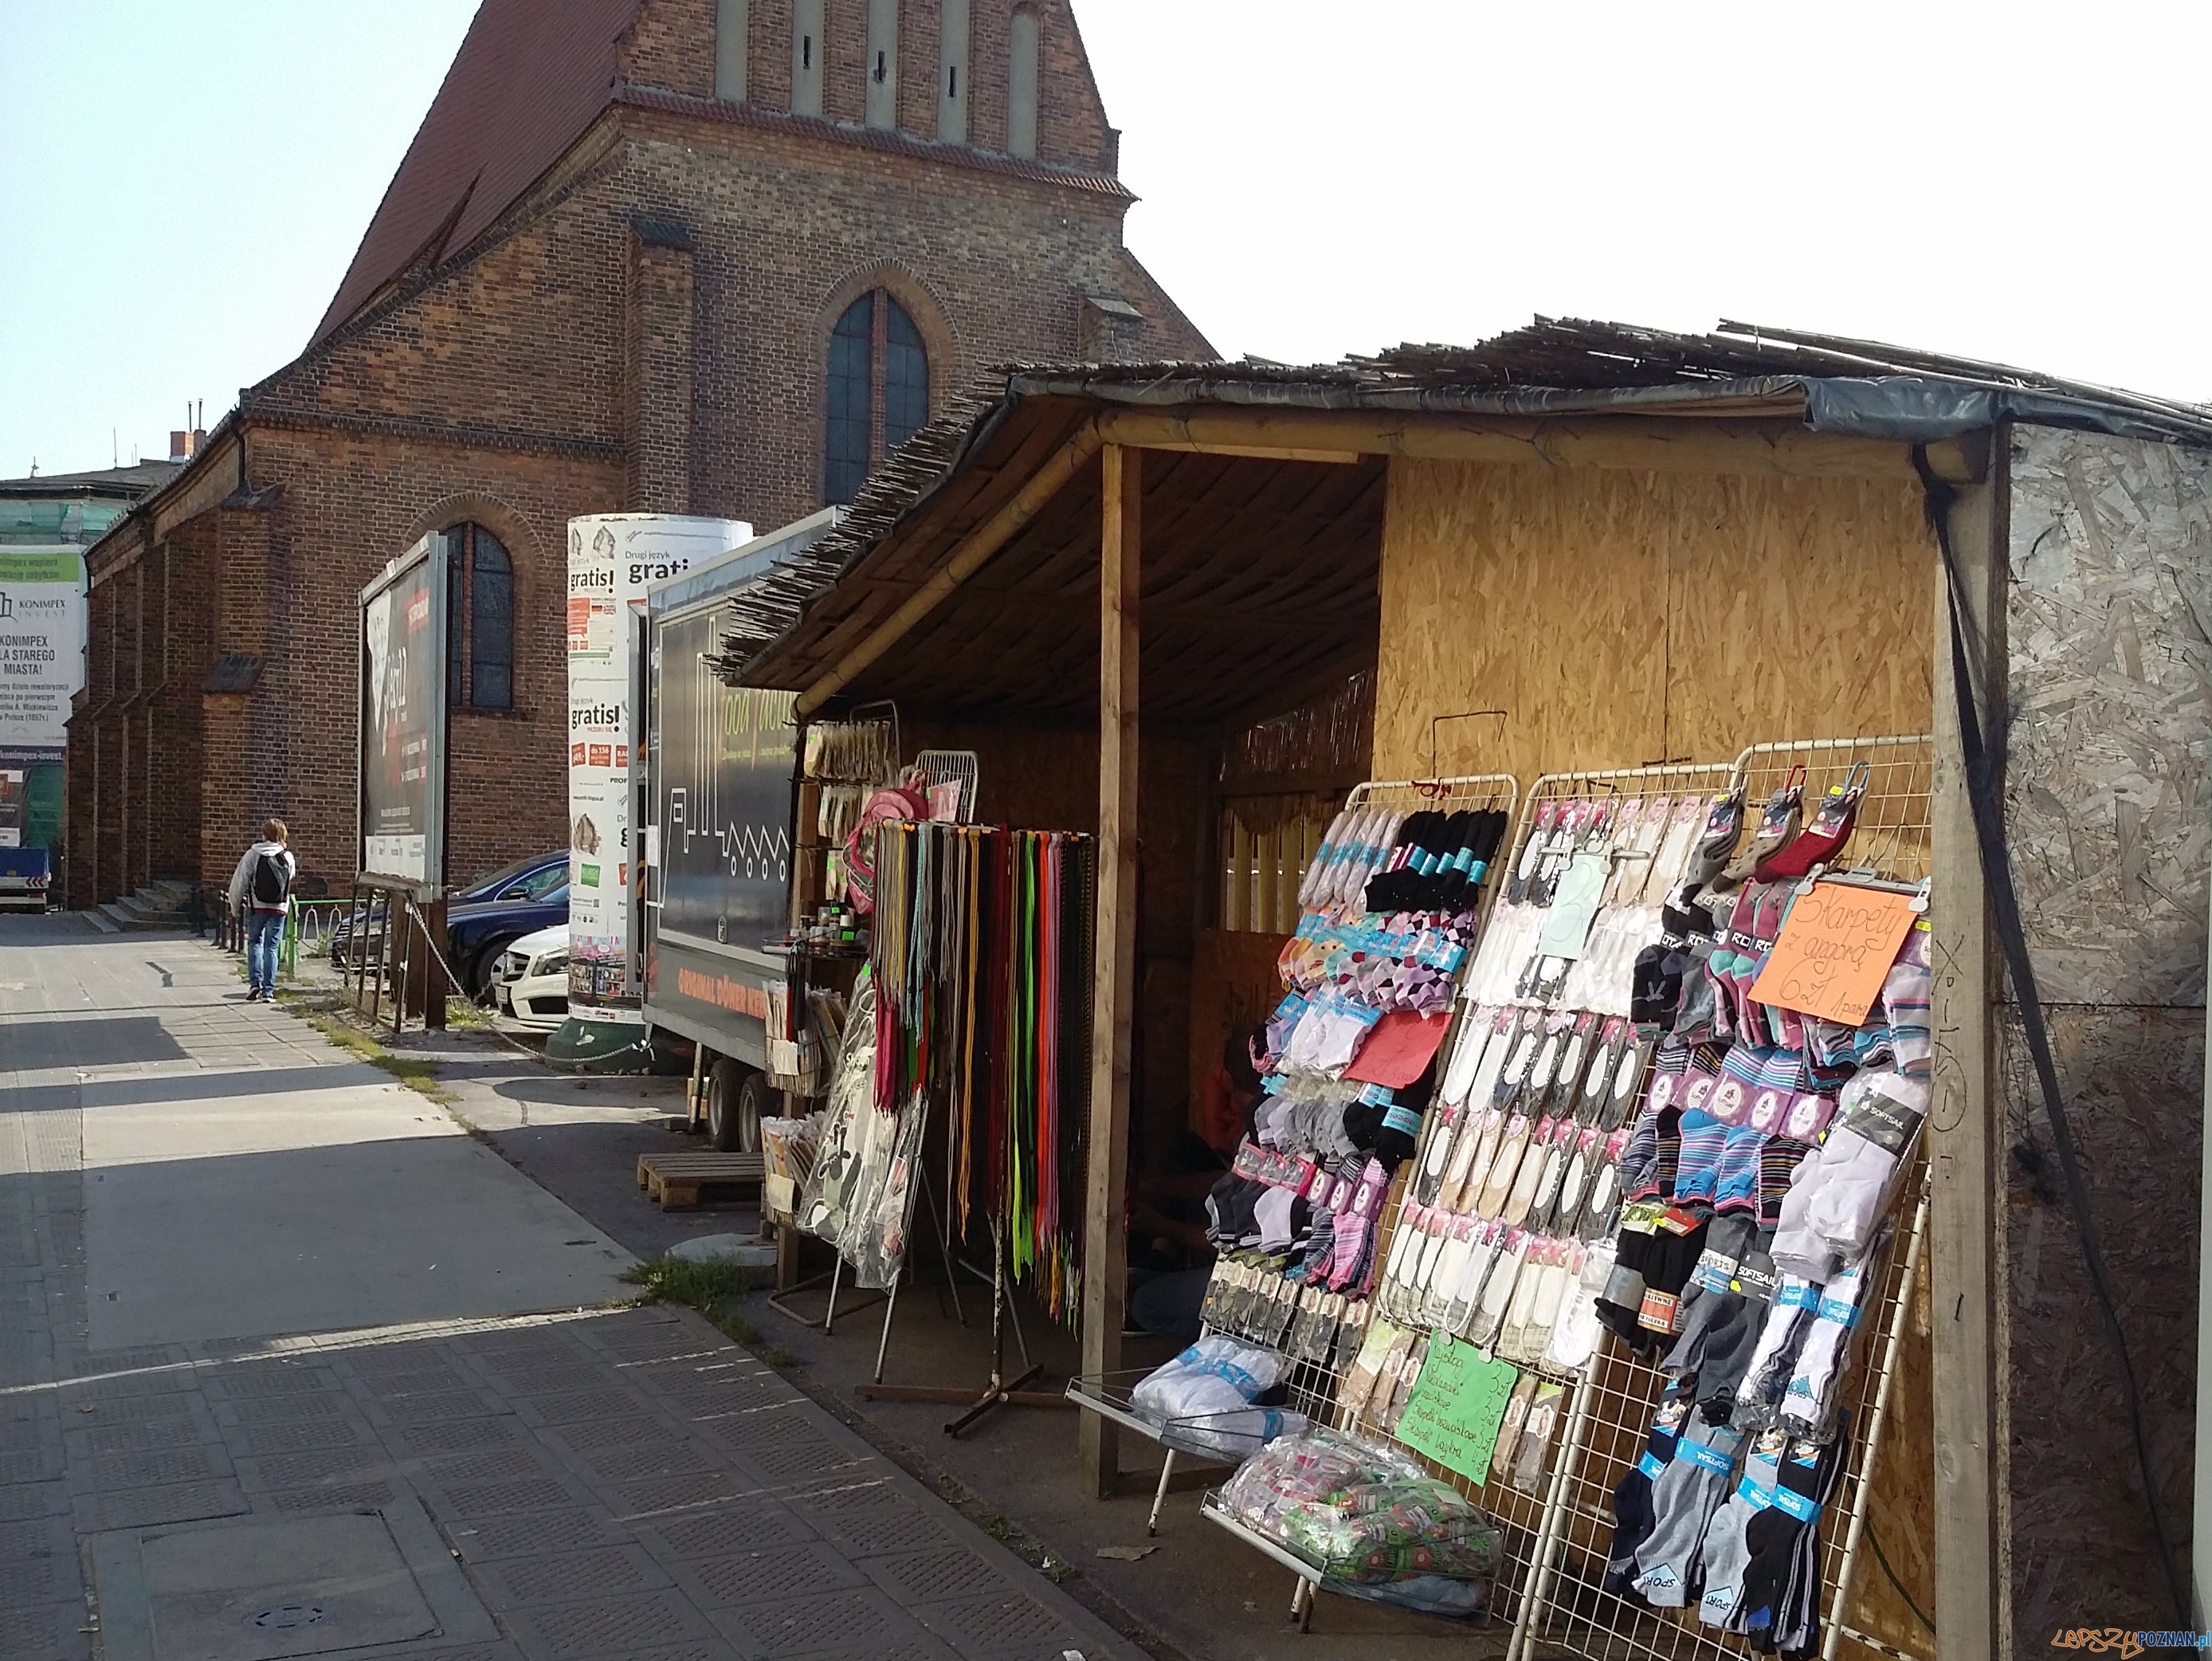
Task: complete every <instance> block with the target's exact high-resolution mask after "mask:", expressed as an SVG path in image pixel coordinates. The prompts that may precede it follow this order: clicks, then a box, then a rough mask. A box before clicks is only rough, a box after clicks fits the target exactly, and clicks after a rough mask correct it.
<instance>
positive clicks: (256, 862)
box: [230, 819, 299, 1003]
mask: <svg viewBox="0 0 2212 1661" xmlns="http://www.w3.org/2000/svg"><path fill="white" fill-rule="evenodd" d="M289 835H290V833H289V831H286V830H285V828H284V821H283V820H282V819H270V820H268V821H267V822H265V823H264V824H263V825H262V827H261V840H260V841H259V842H257V843H254V844H253V846H252V847H251V848H249V849H246V856H245V857H244V858H243V859H241V860H240V861H239V862H238V869H237V871H236V872H235V873H234V874H233V875H232V877H231V879H230V904H231V909H232V910H237V909H238V908H239V907H240V906H243V907H245V908H246V1001H247V1002H249V1003H252V1002H265V1001H269V1000H270V999H273V998H274V997H276V954H277V951H278V949H279V948H280V947H281V946H283V942H284V919H285V916H287V915H288V914H289V912H290V911H291V910H292V879H293V878H294V877H295V876H296V875H298V874H299V863H298V861H295V859H293V857H292V850H291V849H289V848H287V847H286V846H285V845H284V844H285V842H286V841H287V839H288V838H289Z"/></svg>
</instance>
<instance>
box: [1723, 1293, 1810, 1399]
mask: <svg viewBox="0 0 2212 1661" xmlns="http://www.w3.org/2000/svg"><path fill="white" fill-rule="evenodd" d="M1819 1302H1820V1287H1817V1286H1815V1285H1814V1283H1813V1282H1812V1281H1808V1280H1806V1279H1804V1278H1803V1277H1802V1275H1783V1276H1782V1277H1781V1280H1780V1283H1779V1284H1778V1286H1777V1287H1775V1290H1774V1301H1773V1303H1772V1304H1771V1305H1770V1306H1769V1307H1768V1309H1767V1311H1766V1320H1765V1324H1764V1325H1762V1326H1761V1327H1760V1329H1759V1341H1758V1342H1757V1343H1755V1344H1754V1345H1753V1347H1752V1352H1751V1359H1750V1360H1748V1361H1747V1363H1746V1364H1745V1366H1744V1371H1743V1379H1742V1382H1741V1383H1740V1384H1737V1386H1736V1390H1735V1412H1734V1414H1733V1415H1732V1416H1731V1421H1730V1422H1732V1423H1733V1424H1734V1425H1735V1427H1736V1428H1737V1429H1738V1430H1765V1428H1766V1427H1768V1426H1770V1425H1771V1424H1773V1423H1775V1422H1776V1421H1777V1420H1778V1417H1779V1415H1780V1413H1781V1409H1782V1392H1783V1390H1784V1389H1785V1388H1787V1387H1788V1385H1789V1383H1790V1374H1791V1373H1792V1372H1794V1371H1795V1370H1796V1365H1797V1346H1798V1345H1799V1344H1800V1343H1801V1342H1803V1340H1804V1336H1805V1329H1807V1328H1808V1327H1809V1326H1810V1325H1812V1323H1813V1309H1814V1305H1816V1304H1818V1303H1819Z"/></svg>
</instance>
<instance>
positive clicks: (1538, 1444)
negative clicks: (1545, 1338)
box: [1510, 1384, 1567, 1494]
mask: <svg viewBox="0 0 2212 1661" xmlns="http://www.w3.org/2000/svg"><path fill="white" fill-rule="evenodd" d="M1566 1394H1567V1391H1566V1386H1565V1385H1564V1384H1539V1385H1537V1386H1536V1393H1535V1394H1534V1396H1531V1397H1530V1398H1529V1402H1528V1418H1527V1419H1525V1420H1524V1421H1522V1426H1521V1440H1520V1443H1519V1445H1517V1446H1516V1447H1515V1449H1514V1450H1513V1473H1512V1476H1511V1479H1510V1480H1511V1482H1512V1484H1513V1486H1514V1488H1516V1490H1518V1491H1519V1492H1521V1493H1522V1494H1534V1493H1535V1492H1536V1490H1537V1489H1538V1488H1541V1487H1542V1486H1543V1484H1544V1469H1545V1464H1546V1462H1547V1459H1548V1457H1549V1456H1550V1453H1551V1448H1552V1433H1553V1431H1554V1430H1556V1429H1557V1428H1558V1427H1559V1408H1560V1404H1561V1403H1562V1402H1565V1399H1566Z"/></svg>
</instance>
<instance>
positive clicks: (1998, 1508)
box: [1928, 429, 2010, 1656]
mask: <svg viewBox="0 0 2212 1661" xmlns="http://www.w3.org/2000/svg"><path fill="white" fill-rule="evenodd" d="M2006 442H2007V440H2006V437H2005V435H2004V432H2003V429H1999V433H1998V435H1997V441H1996V447H1995V448H1996V454H1995V455H1994V456H1993V457H1992V459H1991V463H1990V480H1989V482H1988V483H1986V484H1968V485H1965V486H1962V487H1960V491H1959V497H1958V501H1957V502H1956V504H1955V505H1954V507H1953V508H1952V510H1951V547H1952V551H1953V553H1954V556H1955V557H1956V558H1957V561H1958V565H1959V575H1960V582H1961V587H1963V589H1964V593H1962V594H1961V596H1960V604H1961V610H1962V611H1963V613H1964V616H1965V622H1966V636H1967V638H1966V653H1967V660H1968V663H1969V665H1970V667H1971V669H1972V674H1973V678H1974V684H1975V690H1976V692H1977V695H1978V696H1977V700H1976V701H1977V703H1978V704H1979V705H1980V709H1981V723H1982V730H1983V732H1984V733H1988V732H1990V729H1991V727H1992V726H1993V725H1994V721H1993V712H1994V711H1996V710H1997V709H2001V708H2002V680H2001V679H1997V677H2000V676H2001V675H2002V666H2003V664H2004V660H2005V654H2004V608H2003V594H2004V575H2005V569H2006V555H2005V548H2004V541H2005V536H2006V526H2007V517H2008V516H2007V514H2006V510H2005V504H2006V492H2007V488H2008V487H2007V483H2006V480H2007V477H2008V469H2007V467H2006V466H2005V465H2004V448H2005V445H2006ZM1935 642H1936V663H1935V681H1936V728H1935V731H1936V772H1935V780H1934V794H1933V799H1932V800H1931V801H1930V804H1929V808H1930V812H1931V816H1932V825H1933V831H1934V835H1935V847H1934V849H1933V850H1932V851H1933V861H1932V866H1931V869H1932V871H1933V873H1934V878H1935V887H1934V891H1933V895H1932V898H1931V902H1930V910H1931V916H1930V927H1931V931H1932V935H1933V938H1932V940H1931V948H1932V950H1931V957H1930V967H1931V969H1932V970H1933V974H1932V976H1931V982H1932V984H1931V986H1930V991H1929V1006H1930V1007H1929V1025H1930V1027H1931V1029H1932V1032H1933V1036H1934V1039H1935V1059H1934V1071H1933V1076H1932V1080H1931V1082H1932V1084H1933V1086H1934V1091H1933V1098H1932V1100H1931V1101H1930V1102H1929V1120H1928V1123H1929V1158H1930V1171H1931V1176H1932V1183H1931V1189H1930V1193H1929V1225H1930V1236H1929V1248H1930V1255H1929V1292H1930V1303H1931V1307H1930V1308H1929V1326H1930V1329H1931V1335H1932V1350H1933V1364H1934V1372H1935V1377H1934V1390H1935V1441H1936V1447H1935V1459H1936V1491H1935V1524H1936V1529H1935V1556H1936V1607H1935V1609H1934V1610H1933V1614H1934V1615H1935V1617H1936V1631H1937V1632H1938V1633H1940V1634H1942V1652H1943V1653H1944V1654H1946V1655H1986V1656H1996V1655H1997V1654H1999V1653H2001V1652H2003V1651H2005V1650H2007V1649H2008V1647H2009V1638H2010V1634H2009V1632H2008V1627H2009V1622H2008V1621H2006V1620H2005V1619H2004V1618H2003V1617H2002V1615H2001V1613H2000V1611H2001V1610H2002V1609H2003V1608H2004V1607H2005V1605H2006V1604H2007V1603H2008V1597H2007V1596H2006V1593H2005V1590H2004V1588H2003V1585H2002V1576H2001V1573H2000V1571H2001V1566H2002V1561H2003V1558H2002V1542H2003V1537H2004V1533H2003V1531H2004V1522H2003V1518H2004V1515H2005V1512H2006V1509H2007V1504H2006V1502H2007V1498H2008V1496H2007V1493H2006V1482H2005V1469H2006V1467H2005V1463H2004V1461H2005V1436H2004V1432H2003V1419H2002V1395H2001V1389H2002V1378H2003V1369H2002V1366H2001V1363H2000V1357H1999V1350H2000V1347H2001V1344H2002V1337H2003V1334H2002V1327H2001V1325H2000V1324H1999V1323H2000V1322H2001V1320H2002V1314H2001V1311H2002V1309H2003V1307H2004V1302H2005V1299H2004V1287H2003V1277H2002V1265H2003V1262H2004V1252H2005V1245H2004V1238H2003V1230H2002V1223H2003V1216H2004V1212H2003V1207H2002V1203H2001V1200H2000V1196H2001V1193H2002V1188H2001V1182H2002V1170H2001V1160H2002V1150H2003V1147H2004V1124H2003V1120H2002V1107H2001V1104H2000V1103H1999V1101H1998V1094H1997V1091H1996V1086H1995V1074H1996V1054H1995V1043H1996V1031H1995V1024H1994V1020H1993V1014H1994V1005H1995V1001H1996V996H1997V990H1998V988H1997V977H1996V957H1995V954H1994V952H1992V951H1991V949H1990V919H1989V905H1988V900H1987V897H1986V892H1985V890H1984V885H1983V882H1982V868H1981V856H1980V853H1979V850H1978V845H1977V843H1976V841H1975V835H1974V819H1973V813H1972V807H1971V806H1970V805H1969V802H1968V799H1967V794H1966V772H1965V767H1964V764H1963V760H1962V757H1961V755H1960V736H1959V734H1960V727H1959V709H1958V703H1957V700H1956V698H1955V697H1954V695H1953V690H1952V689H1953V686H1954V679H1953V672H1952V666H1951V610H1950V601H1949V593H1948V586H1947V583H1946V580H1945V578H1944V575H1943V573H1942V569H1941V567H1940V566H1939V567H1938V569H1937V572H1936V629H1935Z"/></svg>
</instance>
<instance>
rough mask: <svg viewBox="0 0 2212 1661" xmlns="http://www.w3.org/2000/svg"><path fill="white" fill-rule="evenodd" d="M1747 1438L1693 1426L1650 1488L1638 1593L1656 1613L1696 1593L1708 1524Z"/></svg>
mask: <svg viewBox="0 0 2212 1661" xmlns="http://www.w3.org/2000/svg"><path fill="white" fill-rule="evenodd" d="M1742 1441H1743V1439H1742V1438H1741V1436H1739V1435H1738V1434H1737V1433H1735V1431H1733V1430H1730V1429H1729V1428H1728V1427H1725V1426H1721V1425H1711V1426H1709V1425H1703V1424H1697V1423H1694V1422H1693V1423H1692V1424H1691V1425H1690V1426H1689V1427H1686V1428H1685V1429H1684V1430H1683V1432H1682V1433H1681V1436H1680V1439H1678V1440H1677V1441H1676V1443H1675V1445H1674V1460H1673V1461H1672V1463H1669V1464H1668V1467H1667V1469H1665V1471H1663V1472H1662V1473H1661V1475H1660V1477H1659V1480H1658V1481H1657V1482H1655V1483H1653V1484H1652V1488H1651V1535H1650V1538H1649V1539H1647V1540H1645V1541H1644V1543H1643V1544H1642V1545H1641V1546H1638V1548H1637V1549H1636V1567H1637V1575H1636V1589H1637V1591H1640V1592H1642V1593H1643V1594H1644V1597H1645V1599H1646V1600H1647V1601H1649V1602H1650V1604H1651V1605H1652V1607H1653V1608H1655V1609H1681V1608H1683V1607H1684V1606H1685V1605H1686V1604H1687V1603H1689V1601H1690V1597H1691V1594H1692V1591H1694V1590H1695V1588H1694V1586H1693V1585H1692V1577H1693V1576H1694V1574H1695V1572H1696V1563H1697V1557H1698V1548H1699V1546H1700V1545H1702V1544H1703V1543H1704V1542H1705V1525H1706V1524H1708V1523H1710V1522H1711V1520H1712V1517H1713V1513H1714V1512H1716V1511H1717V1510H1718V1509H1719V1508H1720V1504H1721V1500H1722V1499H1723V1496H1725V1495H1726V1494H1727V1493H1728V1492H1729V1478H1730V1476H1731V1475H1733V1474H1734V1472H1735V1456H1736V1450H1737V1449H1738V1447H1740V1446H1741V1444H1742Z"/></svg>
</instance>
